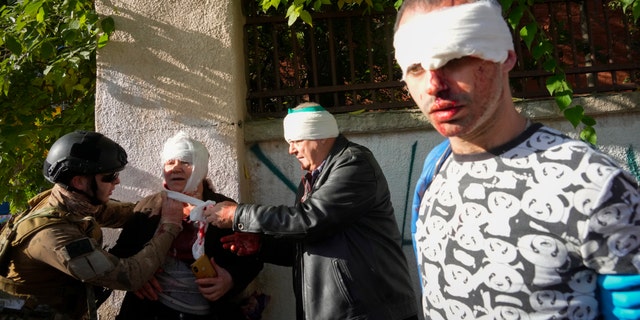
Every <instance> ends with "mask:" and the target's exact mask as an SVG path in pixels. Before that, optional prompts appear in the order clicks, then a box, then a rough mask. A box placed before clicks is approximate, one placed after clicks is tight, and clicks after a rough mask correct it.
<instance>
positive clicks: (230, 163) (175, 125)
mask: <svg viewBox="0 0 640 320" xmlns="http://www.w3.org/2000/svg"><path fill="white" fill-rule="evenodd" d="M96 8H97V9H98V12H99V13H101V14H103V15H111V16H112V17H113V18H114V20H115V23H116V29H117V31H116V33H115V34H114V36H113V37H112V40H111V41H110V42H109V44H108V45H107V46H106V47H105V48H103V49H100V50H99V51H98V61H97V62H98V83H97V92H96V129H97V130H98V131H100V132H103V133H105V134H106V135H107V136H109V137H111V138H112V139H114V140H115V141H117V142H119V143H121V144H122V145H123V146H124V147H125V148H126V150H127V151H128V154H129V159H130V164H129V165H128V166H127V169H125V171H124V174H122V175H121V181H122V183H121V185H120V187H119V188H118V189H117V191H116V192H115V193H114V198H116V199H120V200H123V201H135V200H137V199H139V198H140V197H142V196H145V195H148V194H150V193H152V192H155V191H157V190H160V188H161V177H160V175H161V166H160V155H159V153H160V150H161V148H162V144H163V142H164V141H165V140H166V139H167V138H168V137H170V136H172V135H173V134H175V133H176V132H177V131H178V130H185V131H187V132H188V133H189V134H191V135H193V136H194V137H197V138H198V139H199V140H201V141H202V142H203V143H205V145H206V146H207V147H208V148H209V150H210V152H211V161H210V164H209V177H211V178H212V179H213V181H214V183H215V184H216V186H217V189H218V191H219V192H221V193H223V194H226V195H228V196H230V197H232V198H235V199H238V200H239V201H241V202H255V203H263V204H291V203H293V201H294V192H293V191H292V190H291V189H290V187H289V186H290V185H291V184H293V185H297V183H298V182H299V179H300V177H301V171H300V168H299V165H298V162H297V161H296V160H295V158H293V157H292V156H290V155H288V154H287V149H288V146H287V144H286V143H285V142H284V140H283V138H282V124H281V119H274V120H261V121H249V122H245V118H246V117H245V114H246V111H245V109H246V106H245V100H244V97H245V95H246V85H245V80H244V54H243V39H242V25H243V21H244V20H243V19H244V18H243V16H242V13H241V8H240V1H237V0H191V1H180V2H178V1H172V0H98V1H96ZM639 102H640V93H638V92H635V93H630V94H617V95H603V96H598V97H589V98H584V99H582V100H578V103H579V104H581V105H583V106H585V108H587V111H588V112H589V113H590V114H592V115H594V116H596V117H597V121H598V125H597V127H596V128H597V130H598V136H599V145H600V147H601V148H603V149H605V150H606V151H608V152H610V153H612V154H614V155H615V156H616V158H617V159H619V160H620V161H623V162H624V161H625V151H626V148H627V147H628V146H629V145H633V146H634V147H636V148H639V147H640V146H639V143H638V142H637V138H636V137H638V133H639V131H640V125H639V121H640V117H639V116H640V111H639V110H638V107H639V105H640V103H639ZM518 107H519V108H520V109H521V111H522V112H523V113H525V114H527V115H528V116H530V117H532V118H534V119H536V120H539V121H542V122H544V123H546V124H549V125H551V126H553V127H556V128H558V129H560V130H563V131H565V132H570V133H572V134H573V132H572V131H573V129H572V127H571V126H570V125H569V124H568V122H567V121H566V120H564V119H563V118H562V117H558V114H557V112H556V111H555V110H556V108H555V106H554V105H553V104H552V103H548V102H532V103H529V102H526V103H519V104H518ZM337 118H338V122H339V126H340V129H341V130H342V132H343V133H344V134H345V135H346V136H347V137H348V138H349V139H352V140H353V141H355V142H358V143H361V144H363V145H366V146H368V147H369V148H370V149H371V150H372V152H373V153H374V154H375V155H376V157H377V159H378V161H379V162H380V165H381V166H382V169H383V170H384V172H385V175H386V177H387V180H388V181H389V185H390V188H391V193H392V197H393V198H392V200H393V203H394V208H395V212H396V217H397V220H398V225H399V227H400V228H401V230H404V231H405V232H404V234H405V239H407V240H408V239H409V225H408V215H409V212H408V210H409V209H408V208H409V207H410V205H409V204H410V202H411V192H412V190H413V186H414V185H415V182H416V180H417V177H418V175H419V174H420V169H421V167H422V162H423V160H424V157H425V155H426V153H427V152H428V150H429V149H430V148H431V147H433V146H434V145H436V144H437V143H438V142H440V141H441V140H442V138H441V137H440V136H439V135H438V134H437V133H436V132H435V131H433V129H432V128H431V126H430V125H429V124H428V122H427V121H426V120H425V118H424V116H422V114H421V113H420V112H418V111H417V110H408V111H390V112H373V113H363V114H359V115H349V114H342V115H338V116H337ZM108 236H111V238H113V237H116V236H117V231H116V232H110V233H109V234H108ZM404 249H405V253H406V255H407V259H408V261H409V265H410V267H411V268H412V274H413V275H414V277H415V275H416V272H415V264H414V263H413V261H414V257H413V251H412V248H411V247H410V245H405V246H404ZM415 283H416V292H419V288H418V287H417V281H416V282H415ZM291 288H292V287H291V271H290V269H288V268H283V267H276V266H271V265H267V266H266V268H265V270H264V271H263V272H262V273H261V275H260V276H259V278H258V279H257V281H256V282H255V284H254V286H253V287H252V288H251V289H250V290H259V291H261V292H263V293H266V294H268V295H269V296H271V302H270V304H269V305H268V307H267V309H266V311H265V314H264V315H263V319H265V320H283V319H285V320H286V319H294V301H293V300H294V299H293V294H292V289H291ZM121 296H122V293H121V292H117V293H116V294H115V295H114V298H113V299H111V300H110V301H109V302H108V303H106V304H105V305H103V307H102V308H101V310H100V311H101V316H102V318H103V319H112V318H113V314H114V312H115V310H117V308H118V303H119V297H121Z"/></svg>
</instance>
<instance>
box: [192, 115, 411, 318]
mask: <svg viewBox="0 0 640 320" xmlns="http://www.w3.org/2000/svg"><path fill="white" fill-rule="evenodd" d="M284 132H285V139H286V140H287V142H289V153H290V154H292V155H294V156H295V157H296V158H297V159H298V161H299V162H300V164H301V167H302V169H303V170H305V171H306V175H305V178H303V181H302V182H301V183H300V185H299V187H298V192H297V196H296V199H297V200H296V203H295V205H294V206H284V205H282V206H267V205H257V204H235V203H232V202H221V203H218V204H217V205H216V206H214V207H212V208H207V209H206V210H205V212H204V215H205V216H206V217H207V221H209V222H211V223H212V224H214V225H217V226H218V227H221V228H233V230H234V231H236V233H235V235H233V236H230V237H228V238H227V239H225V240H226V241H227V243H226V246H227V247H228V248H230V249H231V250H232V251H235V252H236V253H238V254H240V255H244V254H255V253H257V254H259V255H260V256H261V257H262V258H263V259H264V261H266V262H270V263H275V264H280V265H290V266H292V267H293V278H294V292H295V296H296V317H297V319H300V320H302V319H314V320H322V319H385V320H387V319H393V320H396V319H397V320H400V319H417V316H416V313H417V311H416V300H415V296H414V291H413V288H412V285H411V279H410V275H409V271H408V267H407V261H406V258H405V256H404V254H403V252H402V249H401V247H400V241H401V235H400V232H399V230H398V225H397V222H396V219H395V216H394V212H393V207H392V204H391V200H390V194H389V188H388V185H387V181H386V178H385V176H384V174H383V172H382V170H381V168H380V166H379V165H378V163H377V161H376V159H375V158H374V156H373V154H372V153H371V151H369V150H368V149H367V148H365V147H363V146H361V145H358V144H355V143H353V142H350V141H349V140H347V139H346V138H345V137H344V136H343V135H341V134H339V131H338V126H337V123H336V120H335V118H334V117H333V115H331V114H330V113H329V112H327V111H326V110H325V109H324V108H322V107H321V106H319V105H317V104H315V103H304V104H302V105H300V106H298V107H296V108H295V109H292V110H289V114H288V115H287V117H285V119H284ZM251 234H259V235H260V236H259V238H258V239H259V240H258V241H259V243H258V245H255V243H256V242H257V241H256V237H257V236H255V235H254V236H251ZM289 248H291V250H288V249H289ZM258 251H259V252H258Z"/></svg>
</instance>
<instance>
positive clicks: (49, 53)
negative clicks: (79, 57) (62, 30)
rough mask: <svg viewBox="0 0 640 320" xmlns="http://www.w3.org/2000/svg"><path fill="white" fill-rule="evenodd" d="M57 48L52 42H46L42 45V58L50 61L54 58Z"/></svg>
mask: <svg viewBox="0 0 640 320" xmlns="http://www.w3.org/2000/svg"><path fill="white" fill-rule="evenodd" d="M55 51H56V48H55V47H54V46H53V45H52V44H51V42H50V41H45V42H43V43H42V44H41V45H40V57H41V58H43V59H49V58H51V57H53V56H54V54H55Z"/></svg>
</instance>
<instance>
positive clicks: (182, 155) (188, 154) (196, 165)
mask: <svg viewBox="0 0 640 320" xmlns="http://www.w3.org/2000/svg"><path fill="white" fill-rule="evenodd" d="M171 160H174V161H179V162H183V163H185V164H186V165H188V166H189V167H190V170H191V175H190V176H189V179H188V180H187V181H186V183H185V185H184V188H183V189H182V190H175V191H178V192H182V193H185V194H192V193H195V192H196V191H197V189H198V188H199V187H201V186H202V181H203V180H204V179H205V178H206V177H207V171H208V168H209V151H207V148H206V147H205V146H204V145H203V144H202V143H201V142H200V141H197V140H194V139H191V138H190V137H189V136H188V135H187V134H186V133H184V132H182V131H180V132H178V133H177V134H176V135H175V136H173V137H171V138H169V139H167V141H166V142H165V144H164V148H163V149H162V164H163V166H166V164H167V162H168V161H171ZM166 183H167V181H165V188H166V187H167V184H166Z"/></svg>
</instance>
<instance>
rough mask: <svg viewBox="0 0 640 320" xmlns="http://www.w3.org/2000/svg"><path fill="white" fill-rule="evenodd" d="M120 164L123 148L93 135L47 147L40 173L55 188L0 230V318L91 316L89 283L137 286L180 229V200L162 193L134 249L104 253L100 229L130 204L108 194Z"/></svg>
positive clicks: (125, 213) (123, 216)
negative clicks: (151, 224)
mask: <svg viewBox="0 0 640 320" xmlns="http://www.w3.org/2000/svg"><path fill="white" fill-rule="evenodd" d="M126 164H127V154H126V152H125V150H124V149H123V148H122V147H121V146H120V145H118V144H117V143H115V142H113V141H112V140H111V139H109V138H107V137H105V136H104V135H102V134H100V133H97V132H88V131H75V132H71V133H68V134H66V135H64V136H62V137H61V138H60V139H58V140H57V141H56V142H55V143H54V144H53V145H52V146H51V149H50V150H49V153H48V155H47V158H46V160H45V162H44V166H43V173H44V176H45V178H47V180H49V181H51V182H53V183H54V184H55V185H54V186H53V188H52V189H50V190H47V191H44V192H42V193H40V194H39V195H37V196H36V197H34V198H32V199H31V200H29V208H30V209H29V210H28V211H26V212H25V213H23V214H20V215H17V216H15V217H13V219H12V220H11V221H9V222H8V223H7V224H6V225H5V226H4V228H3V229H2V234H0V249H2V250H0V253H1V255H0V307H1V309H0V314H1V315H2V316H1V317H0V319H5V316H6V317H7V319H85V318H92V319H95V318H96V316H97V314H96V298H95V296H94V293H95V292H96V291H94V289H95V288H96V287H108V288H111V289H118V290H137V289H138V288H140V287H141V286H142V285H144V284H145V283H146V282H147V281H148V280H149V279H150V278H151V276H152V275H153V273H154V272H155V271H156V270H157V269H158V267H159V266H160V264H161V263H162V262H163V261H164V257H165V256H166V254H167V251H168V250H169V248H170V247H171V243H172V242H173V240H174V238H175V237H176V235H177V234H178V233H179V232H180V230H181V229H182V225H181V220H182V203H180V202H178V201H175V200H171V199H167V198H166V196H164V197H162V200H161V201H162V205H160V204H158V207H162V212H161V213H159V214H160V215H161V218H160V224H159V227H158V229H157V230H156V232H155V235H154V236H153V238H152V239H151V240H150V241H149V242H147V245H146V246H145V247H144V248H143V249H142V250H140V251H139V252H138V253H137V254H135V255H134V256H132V257H130V258H127V259H118V258H117V257H115V256H113V255H111V254H109V253H107V252H106V251H105V250H103V248H102V240H103V239H102V231H101V228H102V227H120V226H122V225H123V224H124V222H126V221H127V220H128V219H129V218H130V217H131V216H132V215H133V207H134V204H132V203H121V202H117V201H114V200H111V199H110V196H111V193H112V192H113V190H114V189H115V187H116V185H118V184H119V183H120V179H119V177H118V174H119V172H120V171H121V170H123V169H124V167H125V165H126ZM94 286H95V287H94Z"/></svg>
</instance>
